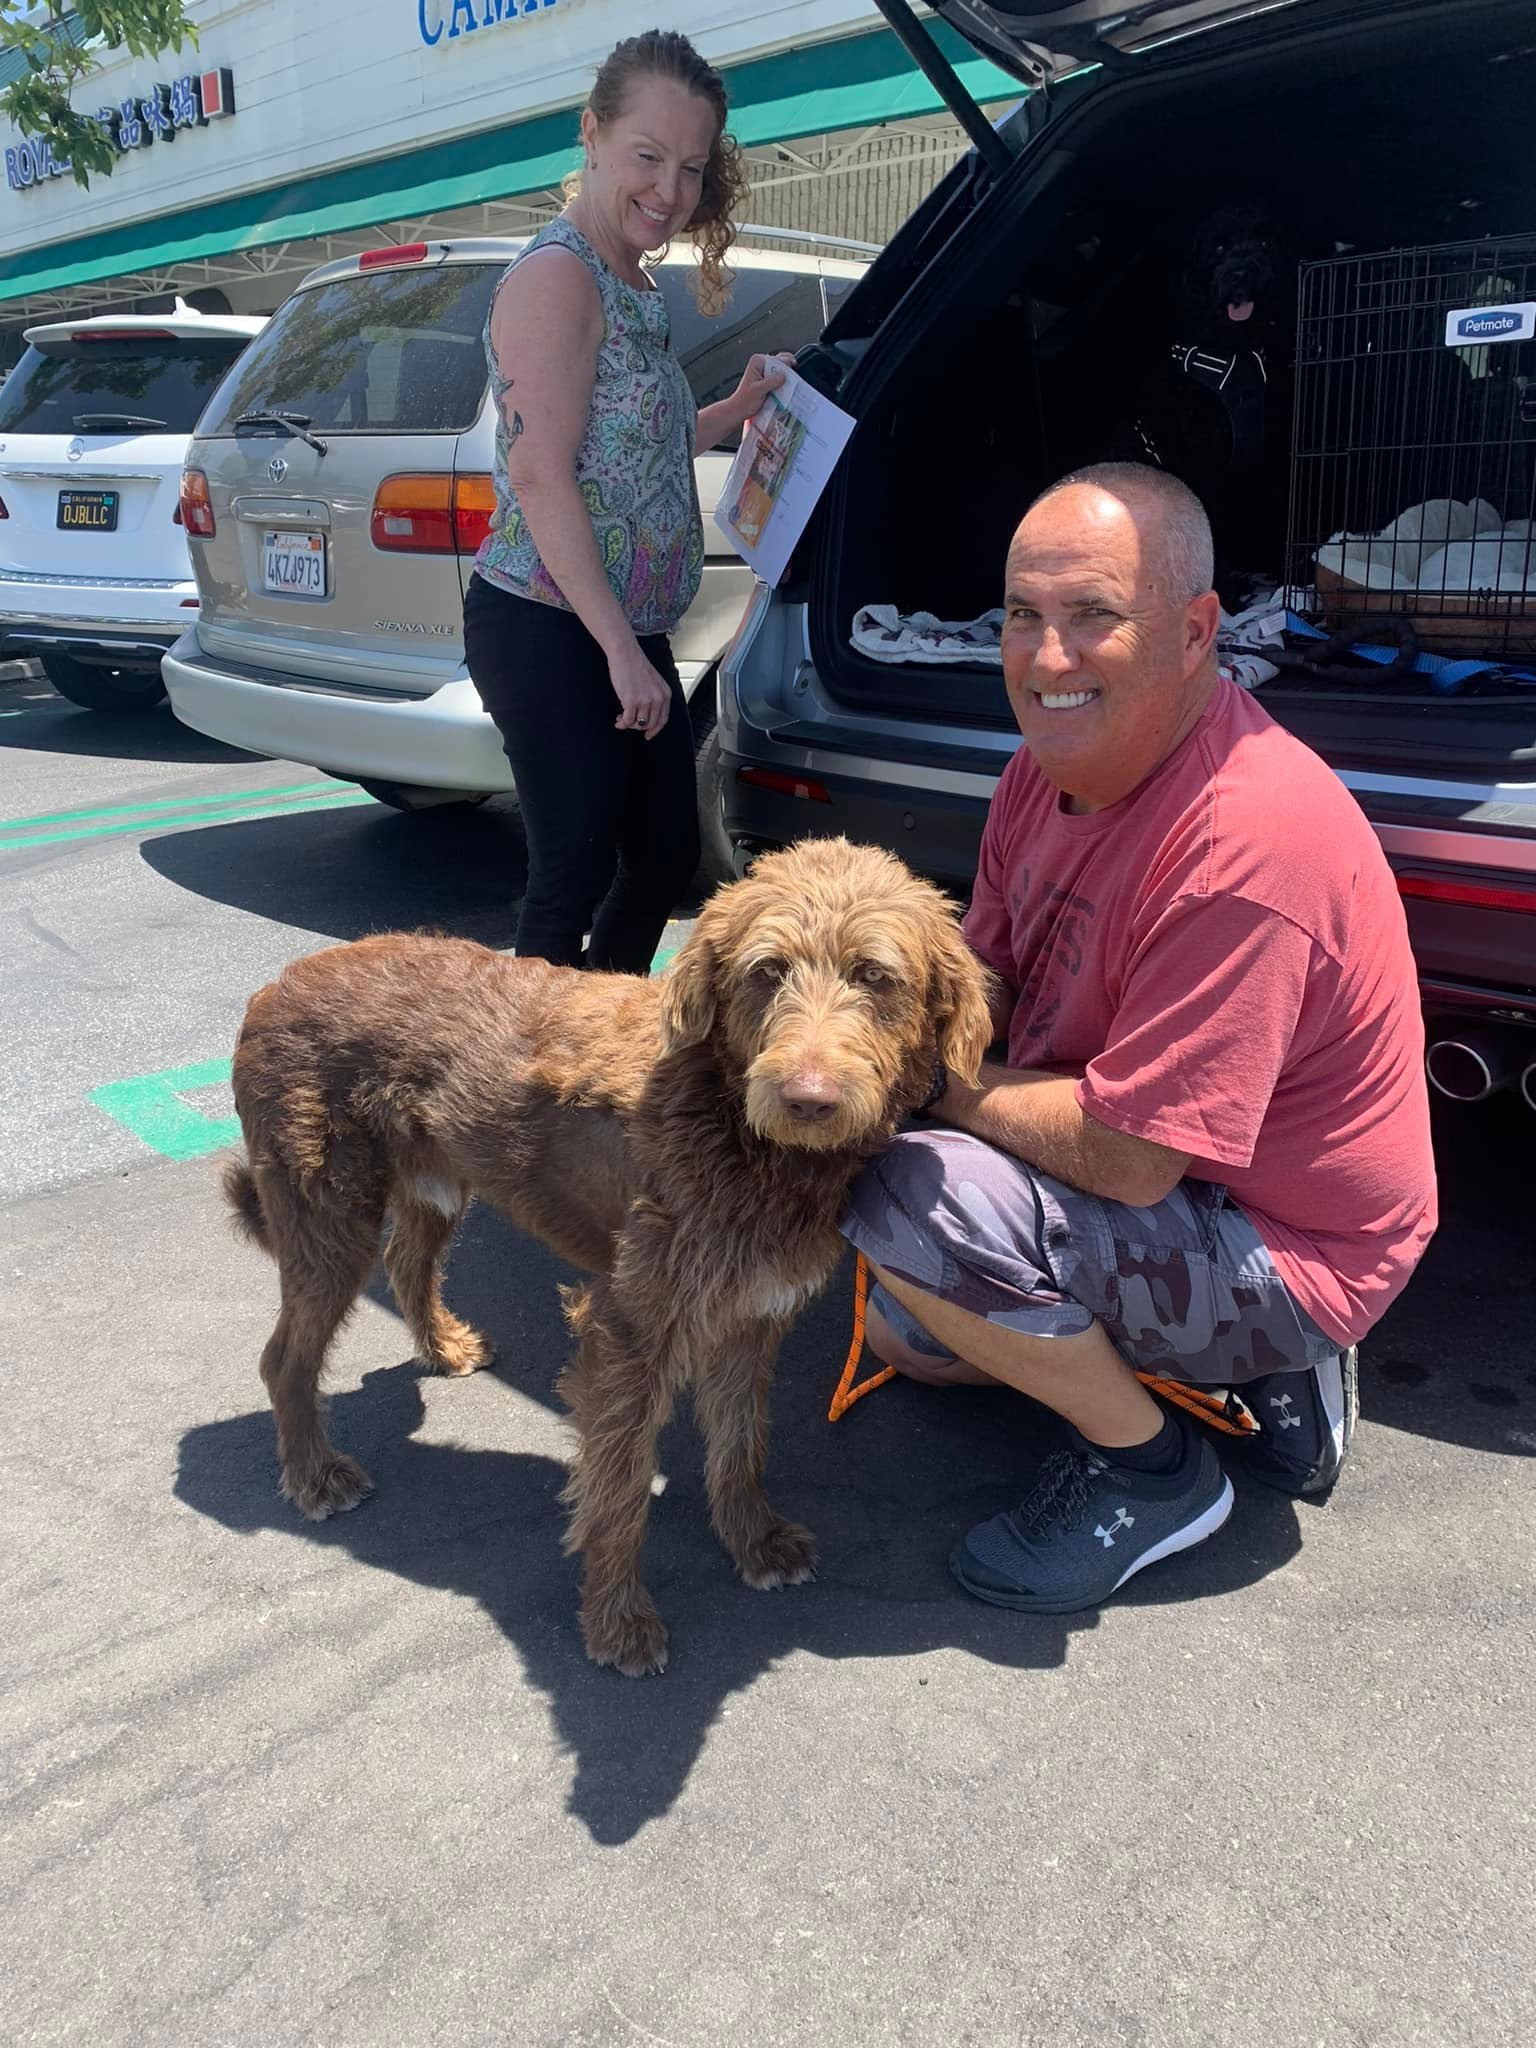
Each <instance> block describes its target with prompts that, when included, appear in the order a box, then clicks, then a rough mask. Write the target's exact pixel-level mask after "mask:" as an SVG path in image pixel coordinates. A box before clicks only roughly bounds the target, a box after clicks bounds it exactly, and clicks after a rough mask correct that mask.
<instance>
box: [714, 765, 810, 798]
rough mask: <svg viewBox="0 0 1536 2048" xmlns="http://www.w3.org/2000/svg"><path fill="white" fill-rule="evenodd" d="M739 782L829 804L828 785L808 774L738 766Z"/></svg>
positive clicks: (784, 794) (779, 793)
mask: <svg viewBox="0 0 1536 2048" xmlns="http://www.w3.org/2000/svg"><path fill="white" fill-rule="evenodd" d="M736 780H737V781H738V782H748V783H750V784H751V785H752V787H753V788H754V789H771V790H773V791H774V793H775V794H776V795H778V796H798V797H801V798H803V799H805V800H806V801H808V802H810V803H813V804H829V803H831V801H832V799H831V797H830V796H828V794H827V785H826V784H825V783H824V782H817V781H816V780H815V778H814V777H812V776H807V775H785V774H782V773H781V772H780V771H779V770H778V769H777V768H738V769H737V770H736Z"/></svg>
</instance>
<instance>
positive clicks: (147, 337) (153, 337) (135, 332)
mask: <svg viewBox="0 0 1536 2048" xmlns="http://www.w3.org/2000/svg"><path fill="white" fill-rule="evenodd" d="M69 338H70V340H71V341H88V342H101V341H108V342H111V341H174V340H175V339H176V337H175V335H174V334H172V332H171V330H170V329H169V327H77V328H76V329H75V331H74V333H73V334H72V335H71V336H70V337H69Z"/></svg>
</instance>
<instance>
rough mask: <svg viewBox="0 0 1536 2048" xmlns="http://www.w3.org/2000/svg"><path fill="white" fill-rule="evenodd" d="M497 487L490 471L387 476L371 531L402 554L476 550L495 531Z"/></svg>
mask: <svg viewBox="0 0 1536 2048" xmlns="http://www.w3.org/2000/svg"><path fill="white" fill-rule="evenodd" d="M495 510H496V491H495V486H494V485H493V484H492V482H491V479H490V478H489V477H488V476H461V477H452V476H447V475H445V474H443V473H441V472H436V473H430V474H427V475H422V476H387V477H385V479H384V481H383V482H382V483H381V484H380V485H379V488H378V492H377V495H376V496H375V498H374V501H373V513H372V516H371V517H370V519H369V522H368V530H369V532H370V533H371V535H372V536H373V544H374V546H375V547H376V548H382V549H383V550H384V552H385V553H386V554H397V555H454V554H458V555H472V554H473V553H474V552H475V550H476V549H477V548H478V547H479V545H480V543H481V541H483V540H484V539H485V536H486V534H487V533H488V532H489V531H490V525H491V518H492V515H493V514H494V512H495Z"/></svg>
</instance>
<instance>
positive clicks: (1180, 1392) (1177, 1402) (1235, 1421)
mask: <svg viewBox="0 0 1536 2048" xmlns="http://www.w3.org/2000/svg"><path fill="white" fill-rule="evenodd" d="M868 1314H869V1261H868V1260H867V1259H866V1258H865V1256H864V1254H863V1253H862V1252H859V1253H858V1254H857V1255H856V1257H855V1260H854V1268H853V1341H852V1342H851V1343H850V1344H849V1346H848V1358H847V1362H846V1363H845V1365H844V1366H843V1376H842V1378H841V1379H840V1380H839V1381H838V1383H837V1391H836V1393H835V1394H834V1395H833V1396H832V1405H831V1407H830V1408H828V1410H827V1420H828V1422H841V1420H842V1419H843V1417H844V1416H845V1415H846V1414H847V1413H848V1410H849V1409H850V1408H851V1407H852V1406H853V1404H854V1402H855V1401H862V1400H863V1398H864V1396H865V1395H866V1394H872V1393H873V1392H874V1391H875V1388H876V1387H883V1386H884V1385H885V1383H886V1381H887V1380H891V1379H894V1378H895V1377H896V1368H895V1367H894V1366H893V1365H887V1366H883V1367H882V1368H881V1369H880V1371H879V1372H876V1373H871V1374H870V1376H869V1378H868V1379H867V1380H860V1381H859V1383H858V1384H857V1386H855V1384H854V1379H853V1376H854V1374H855V1373H856V1372H857V1371H858V1369H859V1361H860V1359H861V1358H862V1357H863V1356H864V1326H865V1321H866V1319H867V1317H868ZM1136 1377H1137V1379H1139V1380H1140V1381H1141V1383H1142V1385H1143V1386H1144V1387H1146V1388H1147V1389H1148V1391H1149V1392H1151V1393H1154V1394H1157V1395H1159V1396H1160V1397H1161V1398H1162V1399H1163V1400H1164V1401H1169V1402H1171V1403H1172V1404H1173V1406H1174V1407H1175V1408H1182V1409H1183V1410H1184V1412H1185V1414H1186V1415H1193V1416H1194V1417H1195V1418H1196V1419H1197V1420H1198V1421H1200V1422H1203V1423H1205V1424H1206V1425H1207V1426H1208V1427H1209V1428H1211V1429H1216V1430H1220V1431H1221V1432H1222V1434H1223V1435H1224V1436H1256V1435H1257V1434H1258V1427H1259V1426H1258V1424H1257V1423H1256V1422H1255V1421H1254V1419H1253V1417H1252V1415H1251V1414H1250V1413H1249V1411H1248V1410H1247V1409H1246V1408H1241V1409H1237V1410H1234V1409H1233V1408H1232V1407H1231V1406H1229V1404H1228V1403H1227V1401H1226V1399H1225V1397H1224V1396H1222V1395H1219V1394H1215V1393H1207V1392H1206V1391H1205V1390H1204V1389H1203V1388H1201V1387H1194V1386H1191V1385H1190V1384H1189V1382H1188V1381H1187V1380H1171V1379H1165V1378H1164V1377H1163V1376H1162V1375H1161V1374H1160V1373H1155V1372H1139V1373H1137V1375H1136Z"/></svg>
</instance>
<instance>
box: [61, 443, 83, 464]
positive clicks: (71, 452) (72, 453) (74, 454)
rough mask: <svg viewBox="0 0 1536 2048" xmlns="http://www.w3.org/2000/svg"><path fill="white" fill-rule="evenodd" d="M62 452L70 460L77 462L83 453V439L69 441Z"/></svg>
mask: <svg viewBox="0 0 1536 2048" xmlns="http://www.w3.org/2000/svg"><path fill="white" fill-rule="evenodd" d="M64 453H65V454H66V455H67V456H68V457H69V459H70V461H71V462H78V461H79V460H80V458H81V456H82V455H83V454H84V453H85V443H84V442H83V441H71V442H70V444H69V446H68V447H67V448H66V449H65V450H64Z"/></svg>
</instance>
